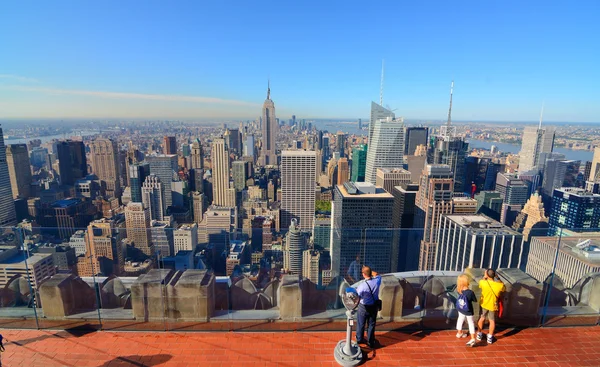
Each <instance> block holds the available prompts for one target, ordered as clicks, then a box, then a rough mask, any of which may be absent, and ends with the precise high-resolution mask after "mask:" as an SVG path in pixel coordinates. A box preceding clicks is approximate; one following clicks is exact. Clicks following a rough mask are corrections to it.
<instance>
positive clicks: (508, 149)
mask: <svg viewBox="0 0 600 367" xmlns="http://www.w3.org/2000/svg"><path fill="white" fill-rule="evenodd" d="M492 145H495V146H496V148H498V150H500V151H501V152H504V153H514V154H517V153H519V151H520V150H521V146H520V145H517V144H509V143H500V142H491V141H484V140H475V139H470V140H469V148H479V149H491V147H492ZM554 153H561V154H564V155H565V157H566V158H567V159H572V160H575V161H581V163H584V162H585V161H591V160H592V158H593V157H594V152H593V151H591V150H573V149H567V148H563V147H560V148H554Z"/></svg>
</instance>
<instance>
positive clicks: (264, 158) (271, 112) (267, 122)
mask: <svg viewBox="0 0 600 367" xmlns="http://www.w3.org/2000/svg"><path fill="white" fill-rule="evenodd" d="M277 129H278V126H277V120H276V119H275V103H273V101H272V100H271V86H270V85H269V87H268V89H267V99H266V100H265V103H264V104H263V109H262V147H261V149H260V159H259V162H260V164H262V165H263V166H267V165H272V166H276V165H277V153H276V150H275V148H276V146H275V141H276V140H277Z"/></svg>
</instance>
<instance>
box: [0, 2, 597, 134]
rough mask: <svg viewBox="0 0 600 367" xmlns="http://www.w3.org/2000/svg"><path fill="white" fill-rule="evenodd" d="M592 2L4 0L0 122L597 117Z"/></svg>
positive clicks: (0, 34) (0, 43) (0, 22)
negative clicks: (378, 106) (266, 114)
mask: <svg viewBox="0 0 600 367" xmlns="http://www.w3.org/2000/svg"><path fill="white" fill-rule="evenodd" d="M599 14H600V1H595V0H590V1H573V2H565V1H561V2H559V1H502V2H499V1H496V2H491V1H430V2H429V1H428V2H424V1H423V2H404V1H390V2H365V1H356V2H354V1H339V2H338V1H314V2H313V1H297V2H288V1H277V2H262V1H218V2H207V1H189V2H184V1H119V2H117V1H68V2H67V1H51V2H48V1H45V2H42V1H39V2H38V1H30V2H18V1H12V2H11V1H5V2H2V3H1V4H0V49H1V50H2V55H1V56H0V117H53V118H54V117H198V118H205V117H232V118H238V117H240V118H241V117H243V118H246V117H248V118H252V117H256V116H258V115H259V114H260V108H261V105H262V102H263V101H264V98H265V94H266V84H267V78H270V79H271V87H272V88H271V89H272V98H273V100H274V101H275V105H276V108H277V113H278V116H279V117H282V118H286V119H287V118H289V116H290V115H291V114H296V115H297V116H299V117H300V116H301V117H306V118H310V117H340V118H341V117H345V118H358V117H363V118H366V117H367V116H368V114H369V106H370V101H371V100H375V101H378V100H379V81H380V73H381V60H382V59H385V64H386V68H385V86H384V105H388V104H389V105H390V106H391V107H392V108H394V109H397V111H396V113H397V114H398V115H402V116H405V117H407V118H420V119H434V120H443V119H444V118H445V116H446V113H447V106H448V93H449V86H450V81H451V80H452V79H454V80H455V94H454V106H453V116H454V118H455V119H456V120H493V121H498V120H506V121H534V120H536V119H537V118H538V116H539V111H540V107H541V104H542V101H545V106H546V107H545V113H544V116H545V120H548V121H559V122H566V121H573V122H575V121H576V122H600V88H599V87H600V22H598V15H599Z"/></svg>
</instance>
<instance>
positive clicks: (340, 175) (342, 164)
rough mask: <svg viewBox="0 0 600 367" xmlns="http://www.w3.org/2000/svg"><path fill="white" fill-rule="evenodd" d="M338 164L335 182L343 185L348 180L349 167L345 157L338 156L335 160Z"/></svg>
mask: <svg viewBox="0 0 600 367" xmlns="http://www.w3.org/2000/svg"><path fill="white" fill-rule="evenodd" d="M337 164H338V172H337V184H338V185H343V184H344V182H347V181H349V180H350V167H349V166H348V159H347V158H340V160H339V161H338V162H337Z"/></svg>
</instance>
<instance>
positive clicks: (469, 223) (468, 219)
mask: <svg viewBox="0 0 600 367" xmlns="http://www.w3.org/2000/svg"><path fill="white" fill-rule="evenodd" d="M469 200H471V199H469ZM444 216H445V217H446V218H448V219H449V220H451V221H453V222H455V223H456V224H458V225H459V226H461V227H464V228H469V229H470V230H471V231H472V232H473V234H476V235H482V234H510V235H515V236H516V235H520V233H519V232H517V231H514V230H513V229H511V228H509V227H507V226H505V225H503V224H502V223H500V222H498V221H496V220H493V219H492V218H489V217H487V216H485V215H482V214H469V215H459V214H449V215H444Z"/></svg>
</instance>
